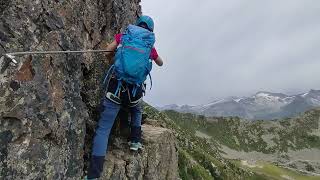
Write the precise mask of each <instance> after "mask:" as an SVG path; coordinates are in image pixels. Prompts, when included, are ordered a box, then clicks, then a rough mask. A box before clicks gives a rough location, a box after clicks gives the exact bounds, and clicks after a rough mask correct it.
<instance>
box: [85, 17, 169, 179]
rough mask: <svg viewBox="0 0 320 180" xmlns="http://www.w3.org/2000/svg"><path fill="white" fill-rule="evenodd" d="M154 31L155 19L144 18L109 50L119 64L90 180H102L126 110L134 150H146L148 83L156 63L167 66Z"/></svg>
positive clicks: (113, 72)
mask: <svg viewBox="0 0 320 180" xmlns="http://www.w3.org/2000/svg"><path fill="white" fill-rule="evenodd" d="M153 30H154V22H153V20H152V18H150V17H149V16H141V17H140V18H138V20H137V22H136V24H135V25H129V26H128V27H127V29H126V31H125V33H124V34H116V35H115V39H114V41H113V42H112V43H111V44H110V45H108V47H107V50H108V51H114V50H116V54H115V61H114V64H113V65H112V66H111V68H110V69H109V71H110V72H109V73H108V75H107V77H108V78H106V81H107V83H108V86H107V89H106V95H105V97H104V99H103V111H102V112H101V114H100V119H99V122H98V126H97V129H96V133H95V137H94V140H93V149H92V154H91V160H90V166H89V169H88V175H87V177H86V179H96V178H99V177H100V174H101V172H102V170H103V164H104V158H105V156H106V150H107V146H108V139H109V134H110V131H111V128H112V126H113V123H114V121H115V118H116V116H117V114H118V112H119V110H120V108H121V107H122V106H124V107H127V108H128V109H129V111H130V114H131V134H130V142H129V145H130V150H132V151H137V150H139V149H141V148H142V144H141V118H142V97H143V92H144V91H145V89H144V88H145V86H144V81H145V80H146V78H147V76H148V75H150V71H151V68H152V60H153V61H154V62H155V63H156V64H157V65H158V66H162V65H163V61H162V59H161V58H160V56H159V55H158V53H157V51H156V49H155V48H154V43H155V36H154V33H153ZM150 59H151V60H150ZM109 76H110V77H109ZM150 78H151V77H150ZM151 84H152V83H151Z"/></svg>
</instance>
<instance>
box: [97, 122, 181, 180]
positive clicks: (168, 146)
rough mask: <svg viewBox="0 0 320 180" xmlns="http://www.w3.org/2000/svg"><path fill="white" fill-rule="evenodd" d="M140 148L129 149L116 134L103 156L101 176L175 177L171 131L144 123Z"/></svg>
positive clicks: (176, 160)
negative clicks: (104, 159) (104, 156)
mask: <svg viewBox="0 0 320 180" xmlns="http://www.w3.org/2000/svg"><path fill="white" fill-rule="evenodd" d="M142 131H143V145H144V148H143V150H142V152H139V153H136V152H130V151H129V148H128V144H127V141H125V140H124V139H120V138H116V139H114V141H113V146H112V149H111V150H110V151H109V154H108V155H107V157H106V162H105V164H106V166H105V170H104V176H103V177H102V179H137V180H140V179H141V180H142V179H150V180H151V179H152V180H156V179H159V180H160V179H177V173H178V171H177V169H178V158H177V152H176V144H175V140H174V139H175V137H174V134H173V132H172V131H170V130H168V129H165V128H161V127H154V126H150V125H144V126H143V127H142Z"/></svg>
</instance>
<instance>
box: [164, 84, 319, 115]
mask: <svg viewBox="0 0 320 180" xmlns="http://www.w3.org/2000/svg"><path fill="white" fill-rule="evenodd" d="M319 106H320V90H310V91H309V92H307V93H302V94H297V95H286V94H283V93H272V92H265V91H261V92H258V93H256V94H255V95H253V96H250V97H228V98H223V99H218V100H215V101H212V102H210V103H208V104H202V105H196V106H190V105H182V106H178V105H176V104H171V105H166V106H163V107H159V108H158V109H159V110H175V111H177V112H183V113H194V114H198V115H204V116H207V117H211V116H238V117H241V118H245V119H251V120H252V119H278V118H285V117H293V116H295V115H297V114H299V113H301V112H305V111H306V110H309V109H312V108H314V107H319Z"/></svg>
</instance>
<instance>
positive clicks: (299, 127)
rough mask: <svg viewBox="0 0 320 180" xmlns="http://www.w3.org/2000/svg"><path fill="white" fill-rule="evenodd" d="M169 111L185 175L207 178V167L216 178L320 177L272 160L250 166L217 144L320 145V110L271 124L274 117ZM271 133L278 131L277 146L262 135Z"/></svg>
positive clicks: (264, 148) (285, 147)
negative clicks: (319, 131)
mask: <svg viewBox="0 0 320 180" xmlns="http://www.w3.org/2000/svg"><path fill="white" fill-rule="evenodd" d="M161 114H162V113H161ZM165 114H166V115H167V116H168V117H169V118H168V117H167V121H168V119H169V121H168V122H170V123H169V124H170V126H171V128H173V129H175V130H176V131H177V132H178V133H177V134H178V136H177V137H178V139H179V146H180V151H179V168H180V172H179V173H180V175H181V177H182V178H183V179H199V178H196V176H195V175H194V174H195V173H196V174H199V176H201V177H202V179H206V178H208V177H206V176H205V175H204V170H206V171H207V172H210V173H209V175H211V176H212V177H214V178H215V179H243V178H245V179H284V177H281V175H283V176H287V177H294V178H296V179H317V178H318V179H319V177H311V176H305V175H302V174H300V173H296V172H293V171H290V170H287V169H284V168H280V167H277V166H275V165H272V164H265V165H264V166H263V167H264V168H258V169H257V168H246V167H244V166H242V165H240V164H239V163H235V162H230V161H228V160H226V159H223V158H222V157H221V156H220V152H219V150H218V148H217V147H218V146H219V143H221V144H224V145H227V146H228V147H230V148H232V149H236V150H244V151H252V150H255V151H259V152H264V153H275V152H286V151H288V150H289V149H292V150H298V149H303V148H320V146H319V145H320V143H319V142H320V139H319V137H318V136H315V135H312V134H311V132H313V131H314V130H315V129H317V128H318V127H319V119H320V110H311V111H309V112H307V113H305V114H303V115H302V116H300V117H298V118H293V119H285V120H280V121H273V122H271V124H273V125H270V121H269V122H266V121H254V122H248V121H243V120H241V119H239V118H237V117H231V118H211V119H207V118H205V117H203V116H196V115H193V114H189V113H186V114H183V113H177V112H174V111H166V112H165ZM196 131H201V132H205V133H206V134H208V135H210V136H212V137H214V138H213V139H214V140H206V139H204V138H199V137H196V136H194V134H195V133H196ZM267 134H276V136H274V138H273V139H272V141H273V143H274V144H275V145H274V146H271V147H270V146H267V145H268V144H267V142H265V141H264V139H263V138H262V136H263V135H267ZM217 142H218V143H217ZM182 159H184V160H182ZM186 159H187V160H188V161H187V160H186ZM186 162H189V163H186ZM186 164H188V166H186ZM190 164H191V165H192V166H191V168H195V169H196V170H195V169H190ZM212 164H213V166H212ZM199 165H200V167H199ZM203 168H204V169H203ZM215 168H216V169H215ZM220 170H221V171H220ZM188 177H189V178H188ZM190 177H191V178H190ZM212 177H211V179H212ZM200 179H201V178H200Z"/></svg>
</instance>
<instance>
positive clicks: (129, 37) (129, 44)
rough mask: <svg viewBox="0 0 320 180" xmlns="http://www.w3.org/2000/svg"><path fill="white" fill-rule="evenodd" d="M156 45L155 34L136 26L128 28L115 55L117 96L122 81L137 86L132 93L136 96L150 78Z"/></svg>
mask: <svg viewBox="0 0 320 180" xmlns="http://www.w3.org/2000/svg"><path fill="white" fill-rule="evenodd" d="M154 43H155V35H154V33H153V32H150V31H149V30H147V29H144V28H142V27H139V26H135V25H129V26H128V27H127V29H126V31H125V33H124V34H123V35H122V38H121V42H120V44H119V46H118V49H117V52H116V54H115V63H114V67H113V68H114V72H115V75H116V77H117V79H118V88H117V90H116V92H115V95H117V93H118V92H119V88H120V87H121V81H125V82H126V83H129V84H133V85H135V86H134V87H135V88H134V89H133V92H132V94H133V96H135V94H136V91H137V88H138V87H141V86H142V84H143V82H144V81H145V80H146V78H147V76H148V75H149V76H150V71H151V69H152V62H151V60H150V53H151V50H152V48H153V45H154ZM150 79H151V76H150Z"/></svg>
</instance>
